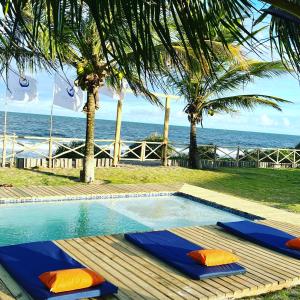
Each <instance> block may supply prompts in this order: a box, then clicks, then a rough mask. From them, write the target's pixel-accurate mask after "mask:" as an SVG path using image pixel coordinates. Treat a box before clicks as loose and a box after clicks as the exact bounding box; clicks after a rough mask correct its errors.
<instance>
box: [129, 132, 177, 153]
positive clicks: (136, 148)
mask: <svg viewBox="0 0 300 300" xmlns="http://www.w3.org/2000/svg"><path fill="white" fill-rule="evenodd" d="M163 140H164V139H163V136H162V135H159V134H157V133H152V134H151V135H150V136H148V137H147V138H145V139H143V140H142V141H146V142H154V143H162V142H163ZM157 147H158V144H147V147H146V150H145V156H146V157H147V159H159V158H160V157H162V153H163V147H160V148H158V149H157V150H156V151H155V153H157V155H156V154H155V153H151V151H153V150H154V149H156V148H157ZM129 149H131V150H132V152H133V153H132V152H129V153H128V154H127V157H128V158H136V159H137V158H138V157H141V154H142V144H141V143H134V144H132V145H130V146H129ZM134 153H135V154H136V155H135V154H134ZM150 153H151V154H150ZM171 153H172V149H171V147H170V146H168V155H171ZM158 156H159V157H158Z"/></svg>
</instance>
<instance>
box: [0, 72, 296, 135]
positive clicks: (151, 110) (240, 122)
mask: <svg viewBox="0 0 300 300" xmlns="http://www.w3.org/2000/svg"><path fill="white" fill-rule="evenodd" d="M35 77H36V79H37V80H38V93H39V101H38V102H37V103H34V104H25V105H24V104H19V103H18V102H14V103H10V104H9V105H8V111H13V112H24V113H37V114H45V115H49V114H50V109H51V104H52V94H53V76H52V75H50V74H47V73H43V72H40V73H38V74H36V75H35ZM238 93H245V94H247V93H251V94H253V93H259V94H266V95H273V96H277V97H282V98H284V99H287V100H290V101H292V102H294V103H292V104H284V105H282V109H283V110H282V112H278V111H275V110H273V109H266V108H261V107H259V108H257V109H256V110H254V111H246V112H240V113H237V114H234V115H225V114H224V115H223V114H218V115H215V116H213V117H207V118H206V119H205V121H204V126H205V127H207V128H219V129H231V130H242V131H258V132H272V133H283V134H296V135H298V134H300V122H299V112H300V96H299V95H300V86H299V82H298V81H297V80H296V79H295V78H293V77H292V76H291V75H284V76H281V77H278V78H275V79H271V80H269V79H268V80H266V79H260V80H257V81H256V82H254V83H251V84H249V85H248V86H247V87H246V89H244V90H239V91H236V94H238ZM0 95H1V104H2V107H3V105H4V96H5V85H4V84H3V83H1V84H0ZM116 104H117V103H116V101H115V100H112V99H109V98H107V97H102V99H101V108H100V110H99V111H98V112H97V116H96V117H97V118H98V119H108V120H114V118H115V112H116ZM184 104H185V102H184V99H180V100H172V105H171V120H170V121H171V124H173V125H188V121H187V118H186V116H185V115H184V113H183V112H182V110H183V108H184ZM54 114H55V115H62V116H75V117H84V114H83V113H81V112H73V111H69V110H66V109H63V108H60V107H55V108H54ZM123 120H124V121H134V122H144V123H158V124H162V123H163V111H162V110H161V109H160V108H158V107H155V106H153V105H151V104H150V103H148V102H147V100H145V99H144V98H142V97H138V98H136V97H134V96H133V95H131V94H127V95H126V98H125V101H124V106H123Z"/></svg>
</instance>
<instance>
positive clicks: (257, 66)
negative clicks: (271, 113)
mask: <svg viewBox="0 0 300 300" xmlns="http://www.w3.org/2000/svg"><path fill="white" fill-rule="evenodd" d="M214 68H215V73H216V76H212V75H211V73H203V72H202V71H198V72H196V71H195V68H193V70H190V72H187V73H186V74H185V75H184V76H183V77H181V76H176V75H174V74H173V75H172V76H171V77H170V78H169V82H170V83H171V84H172V85H173V87H174V88H176V89H177V90H178V93H179V94H180V95H181V96H183V97H184V98H185V99H186V102H187V103H186V106H185V108H184V112H185V113H186V114H187V116H188V120H189V122H190V148H189V165H190V167H191V168H196V166H197V158H198V150H197V124H201V126H203V120H204V118H205V117H206V116H207V115H209V116H213V115H214V114H215V113H234V112H237V111H238V110H240V109H247V110H249V109H254V108H255V107H256V106H258V105H261V106H266V107H271V108H275V109H277V110H280V106H279V104H280V103H283V102H287V101H286V100H283V99H281V98H278V97H275V96H269V95H261V94H245V95H234V94H232V92H234V91H235V90H236V89H238V88H241V87H244V86H245V85H246V84H247V83H249V82H251V81H252V80H253V79H255V78H271V77H273V76H278V75H280V74H283V73H286V72H287V71H286V69H285V67H284V65H283V64H282V63H281V62H278V61H277V62H261V61H254V60H240V61H235V62H229V63H228V60H227V61H224V64H220V61H219V60H218V61H216V64H215V66H214ZM228 94H229V95H228Z"/></svg>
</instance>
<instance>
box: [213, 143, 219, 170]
mask: <svg viewBox="0 0 300 300" xmlns="http://www.w3.org/2000/svg"><path fill="white" fill-rule="evenodd" d="M217 150H218V146H217V145H215V147H214V162H213V164H214V165H213V167H214V168H216V166H217Z"/></svg>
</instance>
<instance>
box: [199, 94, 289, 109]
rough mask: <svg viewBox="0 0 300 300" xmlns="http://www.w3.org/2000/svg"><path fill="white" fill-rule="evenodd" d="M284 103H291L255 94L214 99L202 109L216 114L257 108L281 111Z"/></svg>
mask: <svg viewBox="0 0 300 300" xmlns="http://www.w3.org/2000/svg"><path fill="white" fill-rule="evenodd" d="M282 103H291V102H290V101H287V100H284V99H282V98H278V97H274V96H268V95H260V94H253V95H237V96H229V97H223V98H217V99H212V100H210V101H207V102H206V103H205V104H204V105H203V107H202V108H203V109H204V110H205V111H206V112H207V111H208V110H210V109H211V110H213V111H216V112H230V111H235V110H240V109H246V110H253V109H254V108H255V107H256V106H266V107H271V108H274V109H277V110H279V111H281V107H280V104H282Z"/></svg>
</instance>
